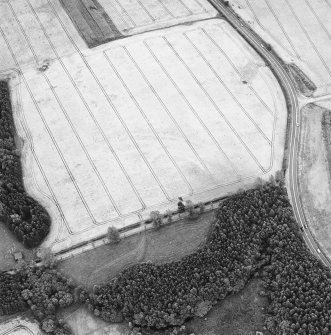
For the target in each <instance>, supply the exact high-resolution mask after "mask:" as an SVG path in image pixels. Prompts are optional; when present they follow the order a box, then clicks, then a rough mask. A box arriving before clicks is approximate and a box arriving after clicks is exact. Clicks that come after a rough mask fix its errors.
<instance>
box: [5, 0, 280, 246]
mask: <svg viewBox="0 0 331 335" xmlns="http://www.w3.org/2000/svg"><path fill="white" fill-rule="evenodd" d="M54 3H55V2H54ZM54 3H51V2H49V1H48V0H13V1H10V2H7V1H1V2H0V12H1V18H0V50H2V62H1V64H0V71H1V70H2V71H7V73H8V69H12V73H13V74H16V76H14V75H13V76H14V79H13V80H12V81H11V89H12V97H13V105H14V110H15V112H14V118H15V124H16V128H17V131H18V133H19V136H20V137H21V138H22V139H23V142H24V146H23V149H22V160H23V167H24V181H25V185H26V188H27V191H28V192H29V193H30V194H31V195H32V196H34V197H35V198H36V199H38V200H39V201H40V202H41V203H42V204H43V205H44V206H45V207H46V208H47V210H48V211H49V213H50V215H51V217H52V228H51V233H50V235H49V237H48V239H47V240H46V242H45V245H51V246H52V247H53V250H54V251H60V250H62V249H63V248H68V247H71V246H73V245H75V244H77V243H79V242H81V241H86V240H89V239H91V238H93V237H97V236H100V235H102V234H104V233H105V232H106V230H107V227H108V226H109V225H115V226H116V227H118V228H121V227H123V226H126V225H128V224H131V223H133V222H137V221H140V220H141V219H143V218H146V217H148V215H149V213H150V211H151V210H155V209H158V210H160V211H161V212H162V211H165V210H166V209H168V208H169V209H175V208H176V199H177V197H178V196H183V197H184V198H185V199H188V198H190V199H192V200H193V201H198V200H201V201H205V200H210V199H212V198H215V197H219V196H222V195H225V194H228V193H230V192H233V191H234V190H236V189H238V188H239V187H243V186H244V185H245V184H248V183H251V182H252V181H253V180H254V179H255V178H256V177H258V176H268V174H271V173H273V172H274V171H276V170H278V169H280V167H281V163H282V155H283V144H284V133H285V125H286V108H285V102H284V98H283V95H282V92H281V89H280V87H279V85H278V83H277V81H276V79H275V78H274V77H273V75H272V73H271V71H270V70H269V69H268V68H267V67H266V66H265V64H264V62H263V61H262V60H261V59H260V58H259V57H258V55H257V54H256V53H255V52H254V51H253V50H252V49H251V48H250V47H249V46H248V45H247V44H246V43H245V42H244V41H243V40H242V39H241V38H240V36H239V35H238V34H237V33H236V32H235V31H234V30H233V29H232V28H231V27H230V26H229V25H228V24H227V23H226V22H224V21H222V20H220V19H213V20H209V21H203V22H200V23H195V24H193V25H191V26H177V27H173V28H168V29H165V30H160V31H154V32H150V33H146V34H143V35H139V36H134V37H130V38H126V39H122V40H117V41H114V42H112V43H108V44H104V45H102V46H99V47H96V48H94V49H86V47H84V44H82V40H81V38H80V36H79V35H78V34H77V32H76V31H75V28H74V26H73V23H71V22H70V21H67V20H68V17H67V16H66V15H65V13H64V12H61V7H57V6H55V5H54ZM4 73H5V72H4ZM7 76H8V74H7Z"/></svg>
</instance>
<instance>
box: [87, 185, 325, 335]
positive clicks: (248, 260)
mask: <svg viewBox="0 0 331 335" xmlns="http://www.w3.org/2000/svg"><path fill="white" fill-rule="evenodd" d="M257 273H261V274H262V277H263V280H264V283H265V285H264V286H265V288H264V290H265V292H266V295H267V296H268V297H269V300H270V306H269V308H268V311H267V314H268V317H267V319H266V326H267V327H268V329H269V330H270V331H271V332H272V333H273V334H283V333H284V331H286V334H289V335H292V334H293V335H294V334H316V335H317V334H318V335H320V334H330V333H331V321H330V320H331V314H330V313H331V275H330V272H329V271H328V270H327V269H326V268H325V267H324V266H323V265H322V264H321V263H320V262H319V261H318V260H316V259H315V258H314V256H312V255H311V254H310V252H309V250H308V249H307V247H306V245H305V243H304V241H303V239H302V237H301V235H300V233H299V230H298V229H297V224H296V222H295V220H294V217H293V213H292V209H291V206H290V203H289V201H288V197H287V194H286V189H285V187H284V185H283V182H282V180H278V179H276V181H275V180H273V182H272V183H267V184H261V185H259V187H258V188H257V189H252V190H248V191H245V192H242V193H240V194H237V195H235V196H233V197H231V198H229V199H227V200H225V201H224V202H223V203H222V204H221V205H220V207H219V209H218V211H217V214H216V219H215V222H214V224H213V229H212V232H211V234H210V238H209V239H208V242H207V243H206V245H205V246H203V247H202V248H200V249H199V250H198V251H197V252H195V253H193V254H191V255H189V256H186V257H184V258H183V259H182V260H181V261H177V262H173V263H168V264H164V265H156V264H152V263H144V264H138V265H135V266H133V267H130V268H128V269H127V270H125V271H124V272H123V273H122V274H121V275H120V276H119V277H118V278H116V279H114V280H112V281H111V282H110V283H108V284H107V285H105V286H103V287H100V288H99V289H98V291H97V292H94V293H95V294H91V295H90V296H89V298H88V299H87V304H88V306H89V308H90V309H91V310H93V311H94V313H95V314H96V315H98V316H100V317H101V318H102V319H104V320H107V321H118V320H121V319H123V318H124V319H127V320H130V321H133V323H134V324H136V325H140V326H149V327H157V328H162V327H166V326H169V325H180V324H182V323H183V322H184V321H185V320H186V319H187V318H188V317H192V316H193V315H194V314H195V313H196V312H198V311H197V309H198V306H201V305H206V304H207V305H208V304H209V303H211V304H214V303H215V302H216V301H217V300H222V299H224V297H225V296H227V295H228V294H232V293H234V292H237V291H239V290H241V289H242V288H243V287H244V286H245V284H246V283H247V281H248V280H249V279H250V278H251V276H252V275H254V274H257Z"/></svg>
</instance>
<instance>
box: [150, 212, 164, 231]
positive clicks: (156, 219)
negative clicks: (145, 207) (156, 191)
mask: <svg viewBox="0 0 331 335" xmlns="http://www.w3.org/2000/svg"><path fill="white" fill-rule="evenodd" d="M150 217H151V220H152V223H153V227H154V228H155V229H159V228H160V227H161V225H162V218H161V214H160V212H159V211H153V212H151V214H150Z"/></svg>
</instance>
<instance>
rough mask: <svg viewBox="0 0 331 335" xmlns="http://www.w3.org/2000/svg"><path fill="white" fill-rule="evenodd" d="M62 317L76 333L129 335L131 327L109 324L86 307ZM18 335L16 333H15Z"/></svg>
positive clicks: (82, 334)
mask: <svg viewBox="0 0 331 335" xmlns="http://www.w3.org/2000/svg"><path fill="white" fill-rule="evenodd" d="M61 317H62V318H63V320H65V322H66V324H67V325H69V327H70V329H71V331H72V333H73V334H74V335H129V334H130V329H129V328H128V327H127V326H126V325H123V324H109V323H107V322H105V321H103V320H101V319H100V318H97V317H95V316H94V315H93V313H91V312H90V311H89V310H88V309H87V308H86V307H79V308H78V309H77V310H75V311H72V312H64V313H62V315H61ZM15 335H16V334H15Z"/></svg>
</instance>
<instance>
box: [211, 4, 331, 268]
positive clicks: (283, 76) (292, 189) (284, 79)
mask: <svg viewBox="0 0 331 335" xmlns="http://www.w3.org/2000/svg"><path fill="white" fill-rule="evenodd" d="M209 2H210V3H211V4H212V5H214V7H215V8H216V9H217V10H218V11H219V12H220V13H221V14H222V15H223V16H224V17H225V18H226V19H227V21H228V22H229V23H230V24H231V25H232V26H233V27H234V28H235V29H236V30H237V31H238V32H239V33H240V34H241V35H242V36H243V37H244V38H245V40H246V41H247V42H248V43H249V44H250V45H251V46H253V47H254V49H255V50H256V51H257V52H258V53H259V54H260V56H261V57H262V58H263V59H264V60H265V61H267V62H268V63H269V64H270V65H271V67H272V69H273V72H274V74H275V75H276V77H277V79H278V81H279V82H280V84H281V85H282V87H283V90H284V91H285V92H284V93H285V94H286V96H287V99H288V108H289V109H290V110H289V113H291V115H292V124H291V127H290V134H289V138H288V141H289V143H288V148H289V157H288V191H289V196H290V198H291V200H292V206H293V211H294V215H295V218H296V220H297V222H298V224H299V225H300V227H301V230H302V232H303V237H304V240H305V242H306V243H307V246H308V247H309V249H310V250H311V252H312V253H313V254H314V255H315V256H316V257H317V258H319V259H320V260H321V261H322V262H323V263H324V264H325V265H326V266H328V267H330V268H331V261H330V260H329V259H328V257H327V256H326V255H325V253H324V252H323V251H322V250H321V249H320V246H319V244H318V242H317V241H316V240H315V238H314V236H313V235H312V233H311V231H310V230H309V227H308V226H307V224H306V218H305V215H304V212H303V209H302V203H301V198H300V194H299V187H298V173H297V171H298V166H297V155H298V151H299V150H298V146H299V141H300V138H299V135H300V122H301V115H300V106H299V102H298V98H297V93H296V89H295V85H294V83H293V82H292V80H291V78H290V77H289V75H288V74H287V72H286V70H285V68H284V67H283V64H282V62H281V61H280V60H279V59H278V57H277V56H275V55H274V54H273V53H272V52H270V51H268V49H267V46H268V45H267V44H266V43H265V42H264V41H263V40H262V39H261V37H259V36H258V35H257V34H256V33H255V32H254V31H252V30H251V29H250V28H249V27H248V26H247V25H246V24H245V22H244V21H242V20H241V19H239V17H238V16H237V15H236V14H235V13H234V12H233V11H232V9H231V8H230V7H228V6H226V5H225V4H224V3H223V2H222V1H220V0H209Z"/></svg>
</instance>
